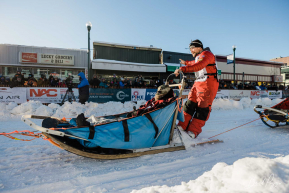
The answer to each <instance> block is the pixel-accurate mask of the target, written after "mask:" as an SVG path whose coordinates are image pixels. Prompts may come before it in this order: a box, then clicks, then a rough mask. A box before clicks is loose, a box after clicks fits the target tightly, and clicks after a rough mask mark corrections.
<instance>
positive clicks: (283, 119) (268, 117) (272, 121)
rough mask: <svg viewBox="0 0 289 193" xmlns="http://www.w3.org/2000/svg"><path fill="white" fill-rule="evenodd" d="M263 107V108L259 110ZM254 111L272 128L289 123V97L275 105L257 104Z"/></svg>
mask: <svg viewBox="0 0 289 193" xmlns="http://www.w3.org/2000/svg"><path fill="white" fill-rule="evenodd" d="M259 109H262V110H259ZM254 111H255V112H256V113H257V114H259V116H260V119H261V121H262V122H263V123H264V124H265V125H267V126H268V127H270V128H277V127H283V126H286V125H289V117H288V112H289V98H287V99H285V100H284V101H282V102H280V103H278V104H277V105H275V106H273V107H264V106H262V105H256V106H255V107H254Z"/></svg>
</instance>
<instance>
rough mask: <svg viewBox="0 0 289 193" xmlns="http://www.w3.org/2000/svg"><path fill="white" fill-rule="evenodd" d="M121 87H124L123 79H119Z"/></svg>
mask: <svg viewBox="0 0 289 193" xmlns="http://www.w3.org/2000/svg"><path fill="white" fill-rule="evenodd" d="M119 87H120V88H124V83H123V82H122V80H121V81H119Z"/></svg>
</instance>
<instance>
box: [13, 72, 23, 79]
mask: <svg viewBox="0 0 289 193" xmlns="http://www.w3.org/2000/svg"><path fill="white" fill-rule="evenodd" d="M17 77H21V80H23V81H24V76H23V75H22V74H21V70H17V72H16V74H15V75H14V77H13V78H12V81H16V80H17Z"/></svg>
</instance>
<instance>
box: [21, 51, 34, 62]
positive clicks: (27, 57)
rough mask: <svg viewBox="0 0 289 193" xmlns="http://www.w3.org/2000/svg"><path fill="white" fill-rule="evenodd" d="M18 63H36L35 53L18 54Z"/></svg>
mask: <svg viewBox="0 0 289 193" xmlns="http://www.w3.org/2000/svg"><path fill="white" fill-rule="evenodd" d="M19 62H20V63H37V53H26V52H19Z"/></svg>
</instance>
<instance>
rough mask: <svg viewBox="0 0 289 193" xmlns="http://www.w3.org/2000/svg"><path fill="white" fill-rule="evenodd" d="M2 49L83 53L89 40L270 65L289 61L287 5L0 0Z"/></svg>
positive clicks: (243, 0) (284, 0)
mask: <svg viewBox="0 0 289 193" xmlns="http://www.w3.org/2000/svg"><path fill="white" fill-rule="evenodd" d="M0 18H1V19H0V28H1V30H0V43H8V44H20V45H34V46H46V47H57V48H77V49H79V48H87V44H88V43H87V29H86V26H85V23H86V22H87V21H91V23H92V30H91V47H92V41H104V42H113V43H119V44H130V45H138V46H150V45H153V46H154V47H158V48H162V49H163V50H166V51H175V52H183V53H188V52H189V50H188V49H185V48H188V45H189V43H190V41H191V39H192V40H194V39H200V40H201V41H202V42H203V44H204V46H209V47H210V48H211V50H212V51H213V53H215V54H220V55H228V54H231V53H232V46H233V45H236V46H237V50H236V57H244V58H251V59H260V60H269V59H272V58H276V57H279V56H283V57H285V56H289V48H288V46H289V0H205V1H202V0H198V1H195V0H91V1H86V0H82V1H76V0H74V1H73V0H71V1H68V0H46V1H42V0H38V1H36V0H35V1H30V0H18V1H16V0H0Z"/></svg>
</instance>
